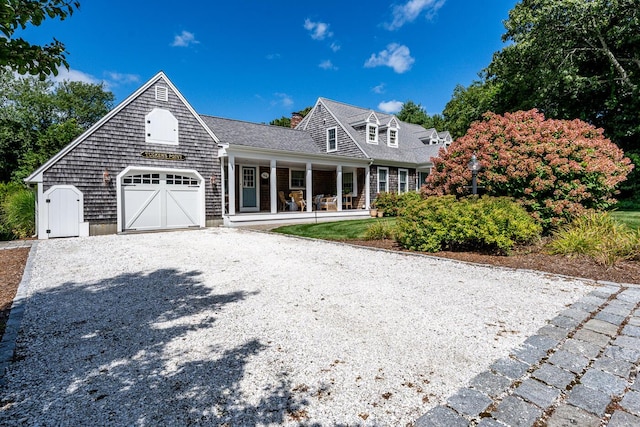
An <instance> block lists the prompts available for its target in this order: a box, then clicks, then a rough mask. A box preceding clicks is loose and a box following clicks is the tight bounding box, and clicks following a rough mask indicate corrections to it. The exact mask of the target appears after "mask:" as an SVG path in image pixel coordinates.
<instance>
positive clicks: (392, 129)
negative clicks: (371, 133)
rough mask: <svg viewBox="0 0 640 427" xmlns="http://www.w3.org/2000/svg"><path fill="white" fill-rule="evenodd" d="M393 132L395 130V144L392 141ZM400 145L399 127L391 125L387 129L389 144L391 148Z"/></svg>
mask: <svg viewBox="0 0 640 427" xmlns="http://www.w3.org/2000/svg"><path fill="white" fill-rule="evenodd" d="M391 132H394V133H395V135H396V142H395V143H393V144H392V143H391ZM398 145H399V144H398V128H396V127H390V128H389V129H387V146H389V147H391V148H398Z"/></svg>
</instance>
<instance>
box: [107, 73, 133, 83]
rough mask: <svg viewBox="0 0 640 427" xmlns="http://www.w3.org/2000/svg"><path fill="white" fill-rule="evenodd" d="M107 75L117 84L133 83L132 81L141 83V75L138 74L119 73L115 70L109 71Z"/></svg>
mask: <svg viewBox="0 0 640 427" xmlns="http://www.w3.org/2000/svg"><path fill="white" fill-rule="evenodd" d="M106 76H107V77H108V78H109V80H110V81H112V82H113V83H115V84H125V85H126V84H131V83H139V82H140V76H138V75H137V74H125V73H117V72H113V71H109V72H107V73H106Z"/></svg>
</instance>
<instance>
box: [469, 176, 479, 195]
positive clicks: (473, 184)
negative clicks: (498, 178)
mask: <svg viewBox="0 0 640 427" xmlns="http://www.w3.org/2000/svg"><path fill="white" fill-rule="evenodd" d="M471 175H472V179H471V193H472V194H473V195H474V196H476V195H477V194H478V171H477V170H472V171H471Z"/></svg>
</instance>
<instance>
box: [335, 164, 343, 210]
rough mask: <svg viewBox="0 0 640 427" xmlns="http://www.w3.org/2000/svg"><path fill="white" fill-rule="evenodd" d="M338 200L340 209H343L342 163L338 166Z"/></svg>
mask: <svg viewBox="0 0 640 427" xmlns="http://www.w3.org/2000/svg"><path fill="white" fill-rule="evenodd" d="M336 187H337V188H336V196H337V198H336V201H337V202H338V210H339V211H341V210H342V165H338V167H337V168H336Z"/></svg>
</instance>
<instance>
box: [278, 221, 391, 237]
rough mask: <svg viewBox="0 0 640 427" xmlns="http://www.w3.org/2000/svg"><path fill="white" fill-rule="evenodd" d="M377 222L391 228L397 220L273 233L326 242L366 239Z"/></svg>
mask: <svg viewBox="0 0 640 427" xmlns="http://www.w3.org/2000/svg"><path fill="white" fill-rule="evenodd" d="M377 221H385V222H387V223H388V225H389V226H391V227H393V226H394V225H395V222H396V219H395V218H380V219H378V218H371V219H358V220H349V221H335V222H320V223H317V224H297V225H287V226H284V227H278V228H276V229H274V230H271V231H273V232H276V233H282V234H292V235H295V236H303V237H312V238H315V239H325V240H345V239H347V240H348V239H364V235H365V232H366V231H367V228H368V227H369V226H370V225H371V224H375V223H376V222H377Z"/></svg>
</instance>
